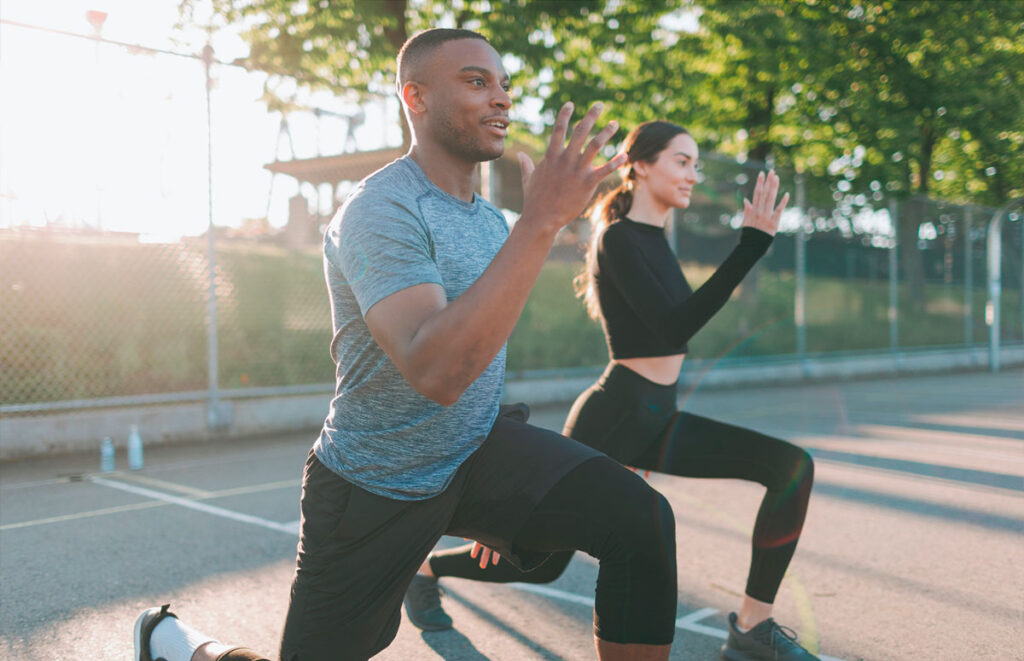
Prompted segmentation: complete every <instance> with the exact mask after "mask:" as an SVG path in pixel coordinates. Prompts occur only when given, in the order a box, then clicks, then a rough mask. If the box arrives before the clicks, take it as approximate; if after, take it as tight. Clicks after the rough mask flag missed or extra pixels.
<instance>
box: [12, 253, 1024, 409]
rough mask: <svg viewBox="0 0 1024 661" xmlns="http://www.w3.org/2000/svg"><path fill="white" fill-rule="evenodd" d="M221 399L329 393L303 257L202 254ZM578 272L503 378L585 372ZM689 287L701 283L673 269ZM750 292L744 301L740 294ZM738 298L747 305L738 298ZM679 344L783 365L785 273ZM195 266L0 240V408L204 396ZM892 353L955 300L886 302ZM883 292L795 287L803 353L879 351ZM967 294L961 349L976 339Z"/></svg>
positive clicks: (933, 290) (789, 310) (704, 270)
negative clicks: (777, 358) (242, 390)
mask: <svg viewBox="0 0 1024 661" xmlns="http://www.w3.org/2000/svg"><path fill="white" fill-rule="evenodd" d="M217 267H218V268H217V274H218V279H217V292H218V298H217V303H218V305H217V315H218V347H219V374H218V384H219V385H220V387H223V388H237V387H253V386H286V385H295V384H306V383H329V382H331V381H333V379H334V365H333V363H332V362H331V360H330V356H329V353H328V351H329V346H330V340H331V319H330V310H329V307H328V304H327V294H326V288H325V286H324V283H323V275H322V266H321V261H320V255H319V251H317V250H309V251H295V250H288V249H284V248H279V247H261V246H251V245H237V244H227V245H222V246H220V247H219V252H218V255H217ZM578 268H579V265H578V264H574V263H568V262H562V261H554V260H552V261H550V262H549V263H548V264H546V265H545V267H544V270H543V271H542V273H541V274H540V277H539V280H538V283H537V286H536V287H535V288H534V291H533V294H532V295H531V297H530V299H529V301H528V302H527V305H526V308H525V310H524V311H523V314H522V317H521V319H520V321H519V324H518V325H517V326H516V329H515V332H514V333H513V334H512V337H511V339H510V340H509V351H508V356H509V363H508V366H509V370H510V371H512V372H518V371H524V370H541V369H558V368H571V367H589V366H600V365H603V364H604V363H605V362H607V359H608V356H607V350H606V348H605V344H604V336H603V333H602V331H601V328H600V326H599V324H598V323H597V322H595V321H593V320H591V319H589V318H588V317H587V315H586V313H585V311H584V309H583V306H582V304H581V303H580V302H579V301H578V300H576V299H575V297H574V296H573V291H572V278H573V276H574V275H575V273H576V272H577V270H578ZM684 271H685V273H686V275H687V278H688V279H689V280H690V282H691V284H692V285H693V286H694V287H696V286H699V284H700V283H701V282H703V280H704V279H706V278H707V277H708V276H709V275H710V274H711V273H712V268H710V267H707V266H703V265H699V264H686V265H684ZM750 286H751V285H750V280H749V278H748V281H747V282H746V283H745V284H744V287H748V288H749V287H750ZM749 291H750V290H749V289H748V293H749ZM756 292H757V293H756V296H750V295H745V294H744V293H742V292H738V293H737V294H736V295H734V297H733V300H731V301H730V302H729V303H728V304H727V305H726V306H725V307H724V308H723V309H722V310H721V311H720V312H719V314H718V315H716V316H715V318H714V319H712V320H711V322H710V323H709V324H708V325H707V326H706V327H705V328H704V329H703V330H701V331H700V332H699V333H698V334H697V335H696V336H695V337H694V338H693V340H691V342H690V353H691V355H693V356H695V357H702V358H721V357H747V356H765V355H776V354H791V353H794V352H795V351H796V339H795V338H796V329H795V326H794V322H793V299H794V292H795V279H794V277H793V274H792V272H785V271H782V272H772V271H767V270H764V269H762V271H761V273H760V274H759V275H758V281H757V287H756ZM207 296H208V285H207V262H206V256H205V247H204V246H203V245H201V244H199V243H182V244H175V245H140V244H136V243H122V244H116V243H114V244H112V243H103V244H99V243H89V242H77V243H76V242H71V241H66V240H61V241H53V240H40V239H30V240H26V239H13V238H4V239H0V401H2V402H3V403H5V404H14V403H24V402H46V401H61V400H71V399H83V398H94V397H109V396H120V395H134V394H151V393H163V392H176V391H185V390H199V389H204V388H206V387H207V376H206V374H207V372H206V362H207V337H206V328H207V315H208V306H207ZM901 296H902V298H901V301H900V318H899V334H900V346H902V347H913V346H931V345H952V344H958V343H962V342H963V341H964V321H963V312H964V303H963V291H962V289H955V288H949V287H944V286H942V285H930V286H929V287H928V288H927V291H926V297H925V300H924V301H922V302H921V304H920V305H917V306H913V305H910V301H908V300H906V294H905V292H902V291H901ZM888 300H889V293H888V283H886V282H877V281H876V282H868V281H862V280H841V279H822V278H814V277H808V279H807V308H806V309H807V323H806V337H807V349H808V351H810V352H832V351H853V350H870V349H884V348H887V347H888V346H889V323H888ZM984 305H985V293H984V291H983V290H981V289H980V288H979V289H978V290H977V291H976V292H975V294H974V308H975V309H974V320H975V325H974V340H975V341H984V340H985V339H986V338H987V327H986V326H985V325H984V314H983V312H984ZM1002 318H1003V337H1004V338H1005V340H1006V341H1014V340H1019V339H1020V334H1021V333H1020V329H1019V326H1020V294H1019V292H1016V291H1008V292H1004V299H1003V317H1002Z"/></svg>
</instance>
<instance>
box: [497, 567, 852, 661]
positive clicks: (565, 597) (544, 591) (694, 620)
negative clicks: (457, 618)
mask: <svg viewBox="0 0 1024 661" xmlns="http://www.w3.org/2000/svg"><path fill="white" fill-rule="evenodd" d="M508 585H509V587H513V588H516V589H517V590H522V591H524V592H533V593H534V594H539V595H542V596H545V597H551V598H552V599H560V600H562V601H571V602H572V603H574V604H583V605H584V606H591V607H593V605H594V600H593V599H590V598H587V597H583V596H580V595H578V594H573V593H571V592H564V591H562V590H557V589H555V588H549V587H545V586H543V585H534V584H532V583H509V584H508ZM717 612H718V611H717V610H716V609H714V608H701V609H700V610H696V611H693V612H692V613H690V614H689V615H684V616H683V617H681V618H679V619H677V620H676V628H677V629H682V630H684V631H690V632H692V633H699V634H703V635H705V636H711V637H713V638H720V639H722V640H725V639H726V638H728V637H729V633H728V632H727V631H726V630H725V629H718V628H716V627H709V626H707V625H705V624H698V623H699V622H700V621H701V620H703V619H705V618H707V617H711V616H712V615H714V614H715V613H717ZM818 658H819V659H821V661H843V660H842V659H838V658H836V657H834V656H827V655H825V654H819V655H818Z"/></svg>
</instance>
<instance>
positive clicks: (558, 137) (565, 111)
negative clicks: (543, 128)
mask: <svg viewBox="0 0 1024 661" xmlns="http://www.w3.org/2000/svg"><path fill="white" fill-rule="evenodd" d="M572 109H573V105H572V102H571V101H569V102H567V103H566V104H565V105H563V106H562V109H561V110H559V111H558V117H556V118H555V127H554V129H553V130H552V131H551V140H549V141H548V151H547V154H548V156H554V155H555V154H557V153H558V152H560V151H561V150H562V149H563V147H564V146H565V134H566V133H567V132H568V130H569V119H570V118H571V117H572Z"/></svg>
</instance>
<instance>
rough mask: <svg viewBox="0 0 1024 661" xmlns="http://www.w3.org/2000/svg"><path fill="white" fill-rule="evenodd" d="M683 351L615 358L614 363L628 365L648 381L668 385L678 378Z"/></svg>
mask: <svg viewBox="0 0 1024 661" xmlns="http://www.w3.org/2000/svg"><path fill="white" fill-rule="evenodd" d="M684 358H686V354H685V353H679V354H676V355H674V356H653V357H651V358H617V359H616V360H615V362H616V363H618V364H619V365H622V366H623V367H628V368H629V369H631V370H633V371H634V372H636V373H637V374H639V375H640V376H642V377H644V378H645V379H647V380H648V381H653V382H654V383H660V384H661V385H663V386H670V385H672V384H673V383H675V382H676V381H678V380H679V370H681V369H682V368H683V359H684Z"/></svg>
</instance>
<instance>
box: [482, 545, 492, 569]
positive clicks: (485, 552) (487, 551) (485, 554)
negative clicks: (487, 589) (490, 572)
mask: <svg viewBox="0 0 1024 661" xmlns="http://www.w3.org/2000/svg"><path fill="white" fill-rule="evenodd" d="M490 558H491V549H489V548H487V547H486V546H485V547H484V549H483V552H482V553H481V554H480V569H487V561H488V560H490Z"/></svg>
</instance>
